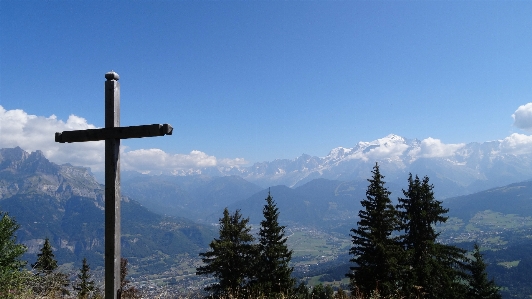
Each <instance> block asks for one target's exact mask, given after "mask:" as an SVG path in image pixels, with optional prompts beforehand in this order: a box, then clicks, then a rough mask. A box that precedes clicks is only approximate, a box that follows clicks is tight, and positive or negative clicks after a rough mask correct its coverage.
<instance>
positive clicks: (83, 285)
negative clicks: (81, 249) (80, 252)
mask: <svg viewBox="0 0 532 299" xmlns="http://www.w3.org/2000/svg"><path fill="white" fill-rule="evenodd" d="M79 271H80V272H79V274H78V275H77V277H78V280H79V282H78V283H77V284H76V285H74V290H76V291H77V294H78V298H79V299H88V298H89V296H90V295H91V294H92V293H93V292H95V291H96V286H95V285H94V280H92V279H91V278H92V275H91V273H90V266H89V264H88V263H87V259H86V258H83V262H82V265H81V268H80V269H79Z"/></svg>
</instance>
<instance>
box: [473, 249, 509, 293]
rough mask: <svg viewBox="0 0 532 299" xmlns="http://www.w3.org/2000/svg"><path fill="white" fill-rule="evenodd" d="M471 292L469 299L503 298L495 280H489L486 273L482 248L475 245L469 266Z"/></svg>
mask: <svg viewBox="0 0 532 299" xmlns="http://www.w3.org/2000/svg"><path fill="white" fill-rule="evenodd" d="M468 268H469V271H470V272H471V273H470V277H469V292H468V296H467V298H470V299H501V298H502V296H501V294H500V293H499V288H498V287H497V286H496V285H495V281H494V280H493V279H491V280H489V279H488V274H487V272H486V264H485V263H484V259H483V257H482V254H481V253H480V247H479V246H478V244H476V243H475V246H474V250H473V259H472V260H471V262H470V264H469V266H468Z"/></svg>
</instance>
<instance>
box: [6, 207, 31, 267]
mask: <svg viewBox="0 0 532 299" xmlns="http://www.w3.org/2000/svg"><path fill="white" fill-rule="evenodd" d="M0 216H1V219H0V269H2V271H4V272H12V271H19V270H20V269H21V268H22V267H24V266H25V265H26V262H25V261H22V260H21V259H20V258H21V256H22V255H23V254H24V253H25V252H26V246H24V245H23V244H17V237H16V236H15V232H16V231H17V230H18V229H19V228H20V225H18V224H17V222H16V221H15V220H14V219H13V218H11V217H9V215H8V214H7V213H2V212H0Z"/></svg>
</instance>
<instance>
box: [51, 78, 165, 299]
mask: <svg viewBox="0 0 532 299" xmlns="http://www.w3.org/2000/svg"><path fill="white" fill-rule="evenodd" d="M119 78H120V77H119V76H118V74H117V73H115V72H112V71H111V72H109V73H106V74H105V79H107V81H105V128H103V129H89V130H78V131H64V132H62V133H55V141H56V142H60V143H65V142H68V143H71V142H84V141H98V140H105V299H119V298H120V294H119V293H118V291H119V289H120V258H121V255H120V246H121V244H120V139H127V138H142V137H154V136H164V135H172V130H173V129H172V126H170V125H168V124H163V125H159V124H154V125H145V126H133V127H120V83H118V79H119Z"/></svg>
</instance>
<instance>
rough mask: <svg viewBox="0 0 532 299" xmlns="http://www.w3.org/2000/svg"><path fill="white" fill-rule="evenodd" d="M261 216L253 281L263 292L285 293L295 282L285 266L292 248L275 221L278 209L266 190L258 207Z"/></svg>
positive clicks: (277, 221) (283, 227)
mask: <svg viewBox="0 0 532 299" xmlns="http://www.w3.org/2000/svg"><path fill="white" fill-rule="evenodd" d="M262 213H263V215H264V219H263V220H262V221H261V223H260V230H259V244H258V245H259V258H258V265H257V267H256V270H257V274H256V280H257V281H256V282H257V284H258V286H259V288H260V289H261V290H262V291H264V292H266V293H285V294H286V293H288V292H289V291H290V290H291V289H292V288H293V287H294V284H295V281H294V279H293V278H291V275H292V271H293V268H292V267H290V266H289V263H290V260H291V259H292V251H291V250H288V247H287V245H286V240H287V239H286V237H285V231H284V230H285V226H282V225H279V220H278V218H279V209H278V208H277V206H276V204H275V201H274V200H273V198H272V196H271V194H270V192H268V197H267V198H266V204H265V205H264V208H263V209H262Z"/></svg>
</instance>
